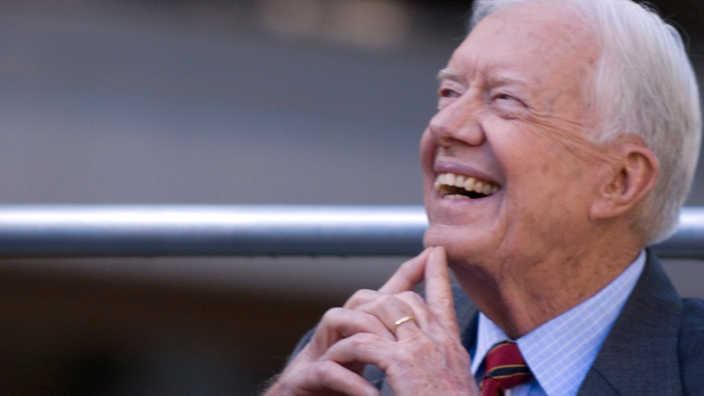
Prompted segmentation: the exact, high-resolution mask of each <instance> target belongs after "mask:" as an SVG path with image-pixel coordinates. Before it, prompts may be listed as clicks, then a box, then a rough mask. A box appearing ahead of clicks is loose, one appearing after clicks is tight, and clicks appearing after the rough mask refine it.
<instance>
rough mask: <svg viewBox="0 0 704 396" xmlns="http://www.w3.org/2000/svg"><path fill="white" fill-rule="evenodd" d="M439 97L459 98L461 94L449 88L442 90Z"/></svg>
mask: <svg viewBox="0 0 704 396" xmlns="http://www.w3.org/2000/svg"><path fill="white" fill-rule="evenodd" d="M439 95H440V97H441V98H457V97H459V96H460V94H459V92H457V91H455V90H452V89H449V88H440V91H439Z"/></svg>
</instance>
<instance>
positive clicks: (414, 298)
mask: <svg viewBox="0 0 704 396" xmlns="http://www.w3.org/2000/svg"><path fill="white" fill-rule="evenodd" d="M399 298H402V299H403V300H405V301H410V302H413V303H425V300H424V299H423V297H421V296H420V294H418V293H416V292H414V291H405V292H403V293H400V294H399Z"/></svg>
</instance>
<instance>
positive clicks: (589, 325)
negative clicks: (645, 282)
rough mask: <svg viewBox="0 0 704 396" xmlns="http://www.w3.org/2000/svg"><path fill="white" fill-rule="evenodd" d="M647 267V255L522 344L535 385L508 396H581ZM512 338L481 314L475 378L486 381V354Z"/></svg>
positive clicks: (521, 339) (535, 331)
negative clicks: (610, 333)
mask: <svg viewBox="0 0 704 396" xmlns="http://www.w3.org/2000/svg"><path fill="white" fill-rule="evenodd" d="M644 266H645V251H642V252H641V253H640V255H639V256H638V258H637V259H636V261H634V262H633V263H632V264H631V265H630V266H629V267H628V268H627V269H626V270H625V271H624V272H623V273H622V274H621V275H619V276H618V277H617V278H616V279H614V281H613V282H611V283H610V284H609V285H608V286H606V287H605V288H603V289H602V290H601V291H599V292H598V293H597V294H595V295H594V296H592V297H591V298H589V299H588V300H586V301H584V302H583V303H581V304H579V305H578V306H576V307H574V308H572V309H571V310H569V311H567V312H565V313H563V314H562V315H560V316H558V317H556V318H555V319H552V320H551V321H549V322H547V323H545V324H543V325H541V326H540V327H538V328H537V329H535V330H533V331H531V332H530V333H528V334H526V335H524V336H523V337H521V338H519V339H518V340H516V343H517V344H518V348H519V349H520V350H521V353H522V354H523V358H524V359H525V360H526V363H527V364H528V367H530V369H531V371H532V372H533V375H534V376H535V380H534V381H531V382H529V383H527V384H524V385H519V386H516V387H514V388H512V389H510V390H509V392H507V394H506V396H575V395H576V394H577V391H578V390H579V387H580V385H581V384H582V381H584V378H585V377H586V376H587V372H588V371H589V368H590V367H591V365H592V363H594V359H596V355H597V353H598V352H599V349H600V348H601V345H602V344H603V343H604V340H605V339H606V336H607V335H608V334H609V330H611V326H613V324H614V322H615V321H616V318H617V317H618V315H619V314H620V313H621V309H622V308H623V305H624V304H625V303H626V300H627V299H628V296H629V295H630V294H631V292H632V291H633V288H634V287H635V286H636V283H637V282H638V278H639V277H640V274H641V272H643V267H644ZM509 339H510V338H509V337H508V335H506V333H505V332H504V331H503V330H501V329H500V328H499V327H498V326H497V325H496V324H494V322H492V321H491V320H490V319H489V318H487V317H486V316H484V314H482V313H480V314H479V331H478V334H477V349H476V352H475V354H474V356H473V358H472V366H471V369H472V373H473V374H474V375H475V377H476V378H478V379H479V380H481V376H482V375H483V371H484V367H483V361H484V357H485V356H486V353H487V352H488V351H489V349H491V347H492V346H493V345H494V344H496V343H497V342H501V341H506V340H509Z"/></svg>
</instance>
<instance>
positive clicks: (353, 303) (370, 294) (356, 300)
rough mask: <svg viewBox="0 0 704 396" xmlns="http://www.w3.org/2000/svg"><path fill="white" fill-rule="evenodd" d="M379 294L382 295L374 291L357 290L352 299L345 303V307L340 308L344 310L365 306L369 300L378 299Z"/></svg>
mask: <svg viewBox="0 0 704 396" xmlns="http://www.w3.org/2000/svg"><path fill="white" fill-rule="evenodd" d="M381 294H382V293H380V292H378V291H376V290H368V289H361V290H357V291H356V292H354V294H353V295H352V297H350V298H349V299H348V300H347V302H345V305H343V306H342V307H343V308H346V309H355V308H357V307H358V306H360V305H362V304H365V303H367V302H369V301H371V300H374V299H376V298H378V297H379V296H380V295H381Z"/></svg>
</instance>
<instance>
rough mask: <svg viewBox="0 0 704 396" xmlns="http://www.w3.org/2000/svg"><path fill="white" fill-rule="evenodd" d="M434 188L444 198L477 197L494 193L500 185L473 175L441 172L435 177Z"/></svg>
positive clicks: (484, 196)
mask: <svg viewBox="0 0 704 396" xmlns="http://www.w3.org/2000/svg"><path fill="white" fill-rule="evenodd" d="M435 189H436V190H437V191H439V192H440V193H442V197H443V198H444V199H479V198H486V197H488V196H491V195H494V194H496V193H497V192H498V191H499V190H501V186H499V185H498V184H496V183H492V182H489V181H486V180H480V179H477V178H475V177H468V176H463V175H457V174H454V173H441V174H439V175H438V177H437V178H436V179H435Z"/></svg>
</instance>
